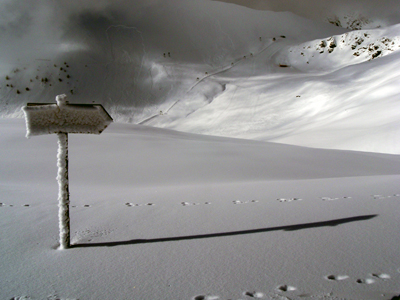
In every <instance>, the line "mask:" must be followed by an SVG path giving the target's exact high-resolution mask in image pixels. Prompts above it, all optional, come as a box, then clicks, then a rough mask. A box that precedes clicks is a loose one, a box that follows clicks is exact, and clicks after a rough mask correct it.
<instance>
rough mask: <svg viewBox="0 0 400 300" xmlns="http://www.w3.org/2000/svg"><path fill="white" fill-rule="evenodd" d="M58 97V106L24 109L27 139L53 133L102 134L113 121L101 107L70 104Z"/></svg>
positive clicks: (28, 107) (32, 105) (46, 105)
mask: <svg viewBox="0 0 400 300" xmlns="http://www.w3.org/2000/svg"><path fill="white" fill-rule="evenodd" d="M62 96H63V95H60V96H57V98H56V100H57V102H58V103H59V105H57V104H43V105H39V104H38V105H36V104H28V105H27V106H25V107H23V108H22V109H23V111H24V113H25V120H26V130H27V134H26V136H27V137H30V136H34V135H42V134H51V133H60V132H65V133H94V134H100V133H101V132H102V131H103V130H104V129H105V128H106V127H107V126H108V125H109V124H110V123H111V122H112V119H111V117H110V116H109V115H108V113H107V112H106V111H105V110H104V108H103V107H102V106H101V105H73V104H68V102H67V101H66V97H62Z"/></svg>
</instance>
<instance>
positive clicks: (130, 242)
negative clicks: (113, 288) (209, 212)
mask: <svg viewBox="0 0 400 300" xmlns="http://www.w3.org/2000/svg"><path fill="white" fill-rule="evenodd" d="M377 216H378V215H366V216H357V217H351V218H343V219H336V220H330V221H322V222H314V223H305V224H298V225H287V226H278V227H270V228H259V229H250V230H241V231H231V232H221V233H209V234H200V235H188V236H177V237H165V238H156V239H134V240H128V241H119V242H104V243H86V244H74V245H71V248H88V247H114V246H123V245H135V244H148V243H161V242H176V241H185V240H196V239H208V238H216V237H224V236H235V235H244V234H253V233H261V232H269V231H278V230H283V231H295V230H302V229H309V228H319V227H326V226H337V225H341V224H345V223H351V222H358V221H366V220H370V219H372V218H375V217H377Z"/></svg>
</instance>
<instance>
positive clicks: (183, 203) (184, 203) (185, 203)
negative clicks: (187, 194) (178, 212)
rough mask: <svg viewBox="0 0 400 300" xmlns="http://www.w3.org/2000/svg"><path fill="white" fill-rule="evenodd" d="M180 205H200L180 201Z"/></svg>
mask: <svg viewBox="0 0 400 300" xmlns="http://www.w3.org/2000/svg"><path fill="white" fill-rule="evenodd" d="M181 204H182V206H192V205H200V203H190V202H181Z"/></svg>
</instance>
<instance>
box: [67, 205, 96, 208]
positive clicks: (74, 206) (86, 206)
mask: <svg viewBox="0 0 400 300" xmlns="http://www.w3.org/2000/svg"><path fill="white" fill-rule="evenodd" d="M71 207H73V208H77V207H80V206H78V205H71ZM82 207H85V208H88V207H92V206H91V205H89V204H84V205H82Z"/></svg>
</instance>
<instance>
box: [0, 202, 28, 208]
mask: <svg viewBox="0 0 400 300" xmlns="http://www.w3.org/2000/svg"><path fill="white" fill-rule="evenodd" d="M21 206H22V207H30V206H31V205H30V204H22V205H21ZM0 207H14V205H13V204H6V203H3V202H0Z"/></svg>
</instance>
